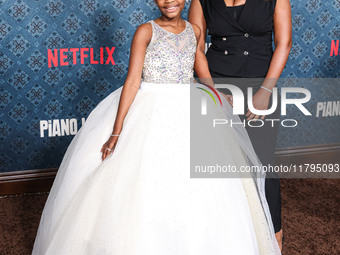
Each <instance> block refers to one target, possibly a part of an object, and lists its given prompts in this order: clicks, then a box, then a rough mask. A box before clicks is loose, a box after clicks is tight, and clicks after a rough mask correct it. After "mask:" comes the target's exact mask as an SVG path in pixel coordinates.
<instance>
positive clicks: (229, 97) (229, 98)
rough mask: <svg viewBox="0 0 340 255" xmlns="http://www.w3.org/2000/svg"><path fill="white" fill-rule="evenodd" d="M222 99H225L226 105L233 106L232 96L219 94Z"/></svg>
mask: <svg viewBox="0 0 340 255" xmlns="http://www.w3.org/2000/svg"><path fill="white" fill-rule="evenodd" d="M220 93H221V94H222V95H223V96H224V97H225V99H227V101H228V103H229V104H230V105H231V106H233V96H232V95H227V94H224V93H222V92H220Z"/></svg>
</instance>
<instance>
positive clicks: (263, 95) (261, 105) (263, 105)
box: [246, 88, 271, 120]
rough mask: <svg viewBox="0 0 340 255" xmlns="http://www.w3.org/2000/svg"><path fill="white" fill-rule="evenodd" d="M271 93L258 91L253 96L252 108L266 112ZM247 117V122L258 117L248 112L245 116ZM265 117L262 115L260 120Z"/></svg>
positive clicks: (263, 90)
mask: <svg viewBox="0 0 340 255" xmlns="http://www.w3.org/2000/svg"><path fill="white" fill-rule="evenodd" d="M270 95H271V93H270V92H269V91H266V90H265V89H261V88H260V89H259V90H258V91H257V92H256V93H255V95H254V96H253V106H254V108H255V109H256V110H267V109H268V105H269V99H270ZM246 116H247V117H248V118H247V120H251V119H258V118H259V117H260V116H259V115H256V114H254V113H252V112H251V111H250V110H249V107H248V112H247V114H246ZM264 118H265V115H262V117H261V119H262V120H264Z"/></svg>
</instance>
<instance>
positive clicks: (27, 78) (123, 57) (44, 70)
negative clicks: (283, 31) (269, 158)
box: [0, 0, 340, 171]
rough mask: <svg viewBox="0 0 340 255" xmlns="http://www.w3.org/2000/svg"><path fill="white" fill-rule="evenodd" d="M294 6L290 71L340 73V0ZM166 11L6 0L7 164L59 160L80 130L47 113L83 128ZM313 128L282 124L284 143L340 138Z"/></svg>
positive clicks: (0, 52) (327, 96)
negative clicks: (58, 128)
mask: <svg viewBox="0 0 340 255" xmlns="http://www.w3.org/2000/svg"><path fill="white" fill-rule="evenodd" d="M248 1H251V0H248ZM189 4H190V3H187V4H186V8H185V10H184V12H183V18H185V19H187V11H188V5H189ZM292 6H293V30H294V31H293V32H294V38H293V39H294V45H293V49H292V52H291V56H290V59H289V62H288V64H287V66H286V68H285V71H284V74H283V76H284V77H313V76H318V77H339V76H340V73H339V72H340V71H339V63H338V62H339V58H338V57H329V51H330V41H331V40H332V39H339V37H340V36H339V33H340V32H339V14H340V2H339V0H330V1H326V2H325V1H321V0H294V1H292ZM158 16H159V11H158V9H157V8H156V5H155V4H154V2H153V0H112V1H106V0H83V1H81V0H77V1H76V0H72V1H66V0H53V1H52V0H35V1H34V0H15V1H13V0H0V109H1V112H0V115H1V119H0V142H1V145H0V146H1V148H0V150H1V154H0V171H16V170H27V169H39V168H49V167H57V166H58V165H59V164H60V162H61V159H62V157H63V155H64V153H65V151H66V148H67V146H68V144H69V143H70V141H71V139H72V138H73V135H72V132H71V134H69V135H67V134H65V135H64V136H48V135H49V132H48V130H46V131H43V132H42V131H41V125H42V124H41V121H42V120H45V121H46V123H47V125H48V124H49V121H53V120H58V119H60V121H62V120H71V122H72V120H73V122H72V123H73V126H72V127H73V131H75V132H76V130H77V129H79V128H80V127H81V124H82V120H84V119H86V117H87V116H88V114H89V113H90V112H91V110H92V109H93V108H94V107H95V106H96V105H97V104H98V103H99V102H100V101H101V100H102V99H103V98H105V97H106V96H107V95H108V94H110V93H111V92H112V91H113V90H115V89H116V88H118V87H120V86H122V85H123V82H124V79H125V77H126V73H127V68H128V59H129V53H130V44H131V39H132V36H133V34H134V31H135V29H136V28H137V27H138V25H140V24H142V23H144V22H146V21H148V20H150V19H155V18H156V17H158ZM105 47H109V48H112V47H115V50H114V53H113V57H114V61H115V65H112V64H111V63H109V64H91V63H90V59H89V58H86V59H85V61H84V64H81V63H80V61H81V59H80V54H78V55H77V57H76V59H75V60H76V62H77V63H76V64H73V54H72V52H70V51H67V52H66V55H67V58H66V59H65V61H67V62H69V63H70V64H69V65H68V66H60V65H59V66H53V67H51V68H49V67H48V55H47V50H48V49H52V50H53V49H62V48H66V49H70V48H77V49H80V48H92V49H93V55H94V56H95V58H96V59H97V60H98V59H99V56H100V48H105ZM107 57H108V54H107V53H106V51H104V59H106V58H107ZM313 89H316V90H318V88H313ZM333 90H335V88H327V89H323V90H321V92H320V93H323V94H322V100H324V101H330V100H335V99H334V95H335V93H337V92H338V91H335V92H334V91H333ZM317 93H319V91H317ZM292 114H294V113H292ZM334 122H335V121H334ZM337 123H338V122H337ZM71 131H72V130H71ZM311 132H312V134H313V135H314V137H316V139H315V140H313V141H311V140H307V141H306V140H305V139H304V138H305V136H306V135H305V134H304V133H303V134H297V135H295V134H294V136H292V135H291V133H290V132H289V131H286V130H281V131H280V137H279V142H278V147H287V146H292V145H296V144H299V145H304V144H315V143H329V142H340V139H339V137H334V136H332V135H327V134H324V133H323V134H322V135H320V133H318V132H319V131H318V130H317V129H313V130H311Z"/></svg>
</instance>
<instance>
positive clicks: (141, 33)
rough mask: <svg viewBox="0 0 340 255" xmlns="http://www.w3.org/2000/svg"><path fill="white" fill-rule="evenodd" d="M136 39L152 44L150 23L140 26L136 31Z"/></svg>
mask: <svg viewBox="0 0 340 255" xmlns="http://www.w3.org/2000/svg"><path fill="white" fill-rule="evenodd" d="M134 37H138V38H141V39H143V40H145V41H147V42H150V40H151V37H152V25H151V23H150V22H146V23H143V24H141V25H139V26H138V27H137V29H136V32H135V35H134Z"/></svg>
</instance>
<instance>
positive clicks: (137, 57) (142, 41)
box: [101, 24, 152, 160]
mask: <svg viewBox="0 0 340 255" xmlns="http://www.w3.org/2000/svg"><path fill="white" fill-rule="evenodd" d="M151 36H152V27H151V24H142V25H140V26H139V27H138V28H137V30H136V32H135V34H134V36H133V39H132V43H131V51H130V60H129V69H128V74H127V77H126V80H125V83H124V85H123V89H122V92H121V95H120V99H119V105H118V110H117V116H116V120H115V123H114V126H113V131H112V134H114V135H119V134H120V132H121V130H122V128H123V122H124V119H125V116H126V114H127V112H128V110H129V108H130V106H131V104H132V102H133V100H134V99H135V97H136V94H137V92H138V90H139V86H140V83H141V77H142V71H143V65H144V58H145V51H146V48H147V46H148V45H149V42H150V40H151ZM117 140H118V136H110V138H109V139H108V140H107V142H106V143H105V144H104V145H103V147H102V149H101V152H102V153H103V154H102V160H104V159H105V158H106V157H107V156H108V155H109V154H110V152H111V151H109V150H107V149H106V148H110V149H112V148H113V147H114V145H115V144H116V142H117ZM112 152H113V149H112Z"/></svg>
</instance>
